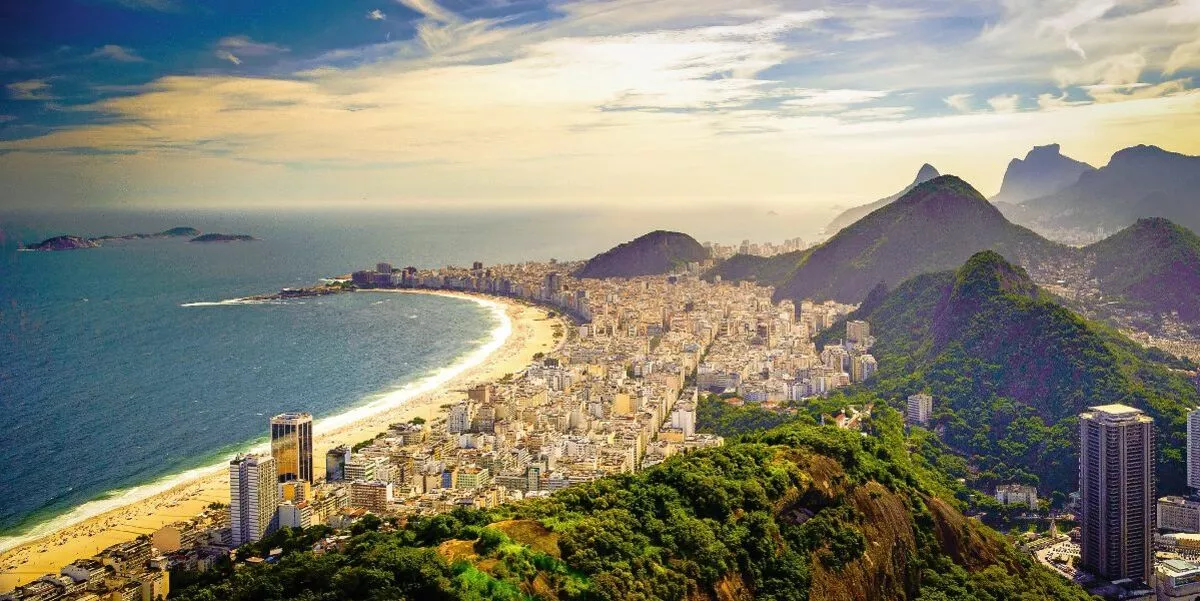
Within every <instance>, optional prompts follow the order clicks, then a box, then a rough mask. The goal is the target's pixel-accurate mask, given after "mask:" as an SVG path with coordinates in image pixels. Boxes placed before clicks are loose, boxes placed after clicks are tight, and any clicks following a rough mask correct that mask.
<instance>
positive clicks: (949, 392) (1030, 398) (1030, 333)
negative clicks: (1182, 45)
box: [832, 251, 1200, 493]
mask: <svg viewBox="0 0 1200 601" xmlns="http://www.w3.org/2000/svg"><path fill="white" fill-rule="evenodd" d="M847 319H865V320H867V321H869V322H870V323H871V333H872V334H874V335H875V337H876V344H875V347H874V348H872V351H871V352H872V354H874V355H875V357H876V359H878V361H879V366H880V368H879V373H878V375H877V377H876V378H875V380H874V383H873V384H872V385H871V388H872V389H873V390H874V392H875V393H877V394H879V395H880V396H882V397H884V398H892V399H903V398H905V397H907V395H909V394H914V393H917V392H922V391H924V392H929V393H930V394H932V395H933V396H934V399H935V404H934V407H935V409H934V417H935V424H936V425H937V426H938V427H943V428H944V440H945V441H946V442H947V443H948V444H949V446H950V447H951V448H953V449H955V450H956V451H958V452H959V453H960V454H962V455H964V456H966V457H970V458H972V461H973V462H974V463H975V465H976V467H978V469H979V470H980V471H981V472H982V473H983V479H984V480H985V482H984V483H983V484H982V485H981V486H987V485H988V484H989V483H988V482H986V480H989V479H991V480H994V481H1011V480H1027V481H1030V482H1037V483H1039V484H1040V485H1041V487H1042V489H1043V491H1059V492H1063V493H1066V492H1069V491H1072V490H1074V489H1075V479H1076V474H1077V468H1076V460H1077V454H1078V451H1077V446H1078V437H1079V434H1078V421H1077V416H1078V414H1079V413H1080V412H1082V411H1083V410H1084V409H1086V408H1087V407H1090V406H1094V405H1103V404H1107V403H1124V404H1127V405H1132V406H1134V407H1138V408H1141V409H1144V410H1146V411H1147V412H1148V413H1149V414H1150V415H1151V416H1153V417H1154V419H1155V424H1156V426H1157V427H1158V432H1159V436H1158V445H1159V448H1158V451H1159V452H1158V458H1159V466H1158V472H1159V478H1160V480H1159V486H1160V489H1161V490H1162V491H1178V490H1181V489H1182V478H1183V462H1182V458H1183V447H1184V444H1185V432H1186V413H1187V410H1188V409H1190V408H1192V407H1195V406H1197V405H1200V393H1198V392H1197V390H1196V389H1195V387H1193V386H1192V385H1191V382H1190V381H1189V376H1188V374H1187V373H1186V372H1185V371H1184V370H1194V366H1192V365H1190V364H1188V363H1186V362H1182V361H1180V360H1176V359H1174V358H1172V357H1170V356H1169V355H1166V354H1165V353H1162V352H1161V351H1157V350H1154V349H1145V348H1143V347H1141V346H1140V345H1138V344H1136V343H1134V342H1133V341H1131V340H1129V339H1127V338H1125V337H1124V336H1122V335H1120V334H1119V333H1117V332H1115V331H1112V330H1110V329H1107V328H1105V327H1102V326H1099V325H1096V324H1093V323H1090V322H1088V321H1086V320H1084V319H1082V318H1081V317H1079V316H1077V315H1075V314H1074V313H1072V312H1070V311H1069V310H1067V309H1065V308H1063V307H1062V306H1060V305H1058V304H1055V303H1054V302H1053V301H1052V300H1050V298H1049V296H1048V295H1047V294H1045V293H1043V292H1042V291H1041V290H1039V289H1038V288H1037V286H1035V285H1034V284H1033V282H1031V281H1030V280H1029V277H1028V276H1027V275H1026V273H1025V271H1024V270H1023V269H1021V268H1020V267H1016V266H1014V265H1012V264H1010V263H1008V262H1007V261H1005V260H1004V259H1003V258H1002V257H1001V256H1000V255H998V254H996V253H995V252H991V251H986V252H981V253H978V254H976V255H974V256H972V257H971V258H970V260H968V261H967V262H966V264H965V265H963V266H962V267H961V268H960V269H958V270H957V271H948V272H940V273H933V274H925V275H921V276H918V277H915V278H913V279H911V280H908V281H906V282H904V283H902V284H900V285H899V286H897V287H896V288H895V290H892V291H891V292H889V293H887V294H886V295H884V296H883V297H882V298H879V299H876V300H875V301H873V302H872V303H870V304H869V306H868V304H864V305H863V306H862V307H860V309H859V310H858V311H856V312H854V313H852V314H851V315H850V316H848V317H847ZM832 329H833V330H836V329H837V326H835V327H834V328H832Z"/></svg>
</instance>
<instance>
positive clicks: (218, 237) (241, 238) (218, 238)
mask: <svg viewBox="0 0 1200 601" xmlns="http://www.w3.org/2000/svg"><path fill="white" fill-rule="evenodd" d="M257 240H258V238H255V237H254V236H247V235H246V234H204V235H201V236H196V237H195V238H192V239H191V240H190V242H254V241H257Z"/></svg>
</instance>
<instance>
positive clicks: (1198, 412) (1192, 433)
mask: <svg viewBox="0 0 1200 601" xmlns="http://www.w3.org/2000/svg"><path fill="white" fill-rule="evenodd" d="M1187 485H1188V487H1189V488H1191V489H1192V490H1196V491H1200V407H1198V408H1196V409H1192V410H1191V411H1190V412H1189V413H1188V417H1187Z"/></svg>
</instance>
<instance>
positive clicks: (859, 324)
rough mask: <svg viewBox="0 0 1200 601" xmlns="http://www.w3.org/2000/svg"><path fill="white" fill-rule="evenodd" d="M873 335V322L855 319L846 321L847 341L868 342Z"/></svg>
mask: <svg viewBox="0 0 1200 601" xmlns="http://www.w3.org/2000/svg"><path fill="white" fill-rule="evenodd" d="M870 336H871V324H869V323H867V322H865V321H862V320H861V319H855V320H852V321H847V322H846V342H850V343H858V342H866V341H867V338H869V337H870Z"/></svg>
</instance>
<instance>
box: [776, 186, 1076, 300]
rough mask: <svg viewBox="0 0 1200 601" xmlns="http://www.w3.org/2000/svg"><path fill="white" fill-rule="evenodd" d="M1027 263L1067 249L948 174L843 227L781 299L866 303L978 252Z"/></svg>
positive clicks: (814, 253)
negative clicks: (876, 291)
mask: <svg viewBox="0 0 1200 601" xmlns="http://www.w3.org/2000/svg"><path fill="white" fill-rule="evenodd" d="M985 249H987V250H995V251H998V252H1001V253H1004V254H1005V255H1006V256H1010V257H1014V258H1017V259H1018V260H1019V261H1020V262H1021V263H1022V264H1025V265H1028V264H1031V263H1038V262H1041V261H1044V260H1047V259H1049V258H1052V257H1054V256H1056V255H1058V254H1060V253H1062V252H1063V249H1064V247H1062V246H1061V245H1058V244H1055V243H1053V242H1050V241H1049V240H1046V239H1045V238H1042V237H1041V236H1038V235H1037V234H1035V233H1033V232H1032V231H1030V230H1028V229H1026V228H1023V227H1020V226H1017V225H1013V224H1012V223H1010V222H1009V221H1008V220H1007V219H1005V218H1004V216H1003V215H1002V214H1001V213H1000V211H998V210H997V209H996V208H995V207H994V206H992V205H991V204H990V203H988V201H987V199H985V198H984V197H983V196H982V195H981V194H980V193H979V192H978V191H976V190H975V189H974V188H972V187H971V186H970V184H968V183H966V182H964V181H963V180H961V179H959V178H957V177H954V176H952V175H943V176H940V177H937V178H934V179H932V180H930V181H927V182H924V183H922V184H919V185H918V186H917V187H915V188H913V189H912V190H911V191H909V192H908V193H907V194H905V195H904V196H902V197H901V198H900V199H898V200H896V201H895V202H892V203H891V204H888V205H886V206H884V207H882V208H880V209H877V210H876V211H874V212H872V213H870V214H869V215H867V216H866V217H864V218H863V219H861V220H859V221H858V222H855V223H854V224H852V225H850V226H849V227H846V228H845V229H843V230H841V231H840V232H838V233H837V234H836V235H835V236H833V237H832V238H830V239H829V240H827V241H826V242H825V243H824V244H822V245H820V246H818V247H816V248H814V249H812V250H811V252H810V253H809V254H808V255H807V256H806V257H804V258H803V260H802V261H801V262H800V264H799V265H798V266H797V267H796V269H795V271H793V272H792V275H791V277H790V278H789V279H788V280H787V281H786V282H784V283H783V284H782V285H781V286H780V287H779V288H778V289H777V290H776V298H777V299H784V298H788V299H793V300H797V301H798V300H801V299H806V298H812V299H820V300H825V299H833V300H837V301H841V302H848V303H858V302H861V301H862V300H863V299H864V298H865V297H866V295H867V293H868V292H869V291H870V290H871V289H872V288H873V287H875V286H876V285H877V284H879V283H881V282H882V283H884V284H886V285H889V286H894V285H896V284H898V283H900V282H901V281H904V280H906V279H908V278H911V277H913V276H915V275H918V274H922V273H928V272H933V271H941V270H945V269H952V268H954V267H956V266H958V265H961V264H962V262H963V261H965V260H966V259H967V258H968V257H970V256H971V255H972V254H974V253H976V252H978V251H980V250H985Z"/></svg>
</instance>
